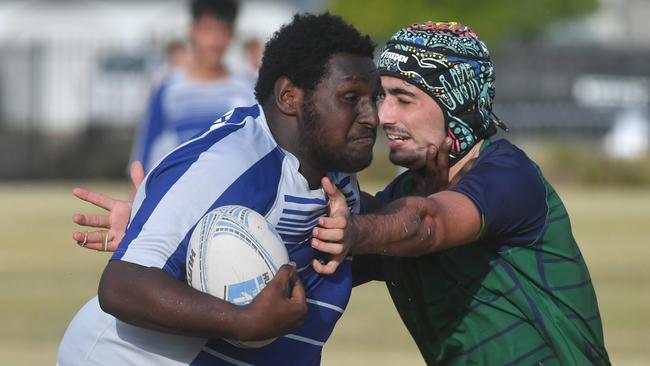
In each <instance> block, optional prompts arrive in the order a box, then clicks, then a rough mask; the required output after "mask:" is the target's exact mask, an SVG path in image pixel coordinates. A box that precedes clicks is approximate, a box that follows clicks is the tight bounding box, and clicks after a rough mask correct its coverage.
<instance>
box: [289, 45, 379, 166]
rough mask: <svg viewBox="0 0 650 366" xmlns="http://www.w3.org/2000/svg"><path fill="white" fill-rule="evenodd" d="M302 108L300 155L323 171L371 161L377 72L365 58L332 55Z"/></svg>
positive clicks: (375, 114)
mask: <svg viewBox="0 0 650 366" xmlns="http://www.w3.org/2000/svg"><path fill="white" fill-rule="evenodd" d="M326 69H327V71H326V74H325V76H324V77H323V79H322V80H321V81H320V82H319V83H318V85H317V86H316V88H315V90H314V91H313V92H312V93H309V94H311V95H308V96H306V102H305V103H304V106H303V108H302V119H303V123H302V126H301V128H302V129H301V138H302V144H301V146H302V148H303V153H304V154H305V155H306V156H308V157H309V158H310V160H311V161H312V162H313V163H315V164H317V165H319V166H320V167H321V168H323V169H324V170H326V171H340V172H348V173H352V172H358V171H360V170H362V169H363V168H365V167H367V166H368V165H370V162H371V161H372V147H373V145H374V143H375V137H376V134H377V126H378V125H379V118H378V116H377V106H376V98H377V95H378V94H379V76H378V74H377V70H376V68H375V65H374V63H373V61H372V59H370V58H368V57H363V56H358V55H351V54H344V53H340V54H335V55H333V56H332V57H331V58H330V60H329V62H328V63H327V65H326Z"/></svg>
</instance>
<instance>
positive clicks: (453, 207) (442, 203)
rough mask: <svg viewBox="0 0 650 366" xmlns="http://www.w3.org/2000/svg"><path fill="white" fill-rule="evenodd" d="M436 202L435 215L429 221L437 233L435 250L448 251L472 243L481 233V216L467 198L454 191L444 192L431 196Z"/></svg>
mask: <svg viewBox="0 0 650 366" xmlns="http://www.w3.org/2000/svg"><path fill="white" fill-rule="evenodd" d="M429 199H431V200H433V201H434V202H435V206H436V212H435V215H434V216H433V217H432V218H431V219H430V220H427V221H428V222H427V224H428V225H429V226H430V227H429V229H431V230H432V231H434V232H435V234H434V235H435V239H434V240H435V248H436V249H438V250H442V249H447V248H452V247H456V246H459V245H463V244H466V243H471V242H473V241H475V240H476V239H478V237H479V234H480V231H481V214H480V212H479V210H478V209H477V208H476V205H475V204H474V203H473V202H472V200H470V199H469V198H468V197H467V196H465V195H464V194H462V193H458V192H454V191H442V192H438V193H435V194H433V195H431V196H429Z"/></svg>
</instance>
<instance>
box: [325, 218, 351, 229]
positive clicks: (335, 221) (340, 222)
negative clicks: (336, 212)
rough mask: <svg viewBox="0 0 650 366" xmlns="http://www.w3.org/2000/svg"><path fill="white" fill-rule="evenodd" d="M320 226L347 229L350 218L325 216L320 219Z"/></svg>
mask: <svg viewBox="0 0 650 366" xmlns="http://www.w3.org/2000/svg"><path fill="white" fill-rule="evenodd" d="M318 226H320V227H323V228H325V229H345V228H346V227H347V226H348V220H347V219H346V218H345V217H343V216H337V217H327V216H324V217H321V218H319V219H318Z"/></svg>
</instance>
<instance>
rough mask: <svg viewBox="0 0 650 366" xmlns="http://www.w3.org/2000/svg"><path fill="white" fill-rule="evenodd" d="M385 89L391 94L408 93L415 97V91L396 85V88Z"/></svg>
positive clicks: (407, 94)
mask: <svg viewBox="0 0 650 366" xmlns="http://www.w3.org/2000/svg"><path fill="white" fill-rule="evenodd" d="M384 91H385V92H386V93H388V94H390V95H406V96H409V97H415V93H413V92H410V91H408V90H406V89H404V88H400V87H395V88H385V89H384Z"/></svg>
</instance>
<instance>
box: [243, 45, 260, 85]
mask: <svg viewBox="0 0 650 366" xmlns="http://www.w3.org/2000/svg"><path fill="white" fill-rule="evenodd" d="M263 50H264V49H263V46H262V42H260V40H259V39H257V38H249V39H247V40H246V41H245V42H244V53H245V54H246V59H247V60H248V65H247V71H248V73H250V74H251V76H252V77H253V79H254V80H257V73H258V71H259V69H260V65H261V64H262V51H263Z"/></svg>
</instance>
